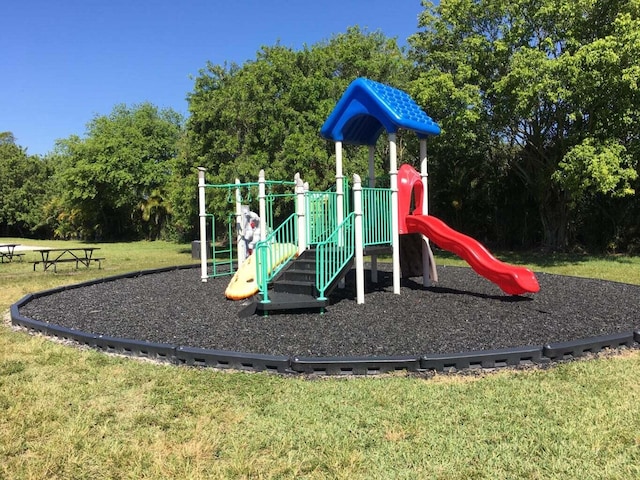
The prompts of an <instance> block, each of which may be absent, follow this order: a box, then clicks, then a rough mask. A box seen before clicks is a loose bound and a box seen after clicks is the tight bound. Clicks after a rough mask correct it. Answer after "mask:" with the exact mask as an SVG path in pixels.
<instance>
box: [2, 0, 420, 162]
mask: <svg viewBox="0 0 640 480" xmlns="http://www.w3.org/2000/svg"><path fill="white" fill-rule="evenodd" d="M422 9H423V8H422V6H421V4H420V0H396V1H390V0H229V1H221V0H101V1H99V0H58V1H55V0H21V1H10V2H7V3H6V4H4V5H3V6H2V15H1V18H0V45H2V49H3V52H2V54H1V55H0V65H1V66H2V67H1V68H0V132H4V131H10V132H13V134H14V136H15V137H16V141H17V143H18V145H20V146H22V147H26V148H27V152H28V153H30V154H40V155H43V154H46V153H47V152H49V151H51V150H52V149H53V147H54V142H55V140H56V139H59V138H67V137H69V136H70V135H79V136H84V134H85V131H86V124H87V123H88V122H89V121H90V120H91V119H92V118H93V117H94V116H95V115H107V114H109V113H111V111H112V109H113V107H114V106H115V105H117V104H119V103H125V104H127V105H129V106H132V105H135V104H139V103H142V102H145V101H149V102H151V103H153V104H154V105H157V106H158V107H161V108H173V109H174V110H176V111H178V112H180V113H183V114H185V115H186V114H187V113H188V110H187V102H186V100H185V97H186V95H187V93H189V92H191V91H192V90H193V77H195V76H197V75H198V73H199V71H200V70H201V69H202V68H204V67H205V66H206V63H207V61H211V62H212V63H214V64H223V63H224V62H225V61H226V62H236V63H238V64H242V63H244V62H246V61H247V60H252V59H254V58H255V56H256V52H257V51H258V50H259V49H260V47H261V46H263V45H268V46H271V45H275V44H276V42H278V41H279V42H280V44H282V45H284V46H287V47H292V48H295V49H299V48H301V47H302V46H303V45H304V44H307V45H309V46H311V45H313V44H315V43H317V42H320V41H322V40H328V39H329V38H331V36H332V35H334V34H337V33H342V32H345V31H346V29H347V27H349V26H353V25H359V26H360V27H361V28H363V29H364V28H366V29H367V30H369V31H376V30H380V31H382V32H383V33H384V34H385V35H386V36H388V37H397V38H398V40H399V42H400V43H401V44H403V45H404V44H406V39H407V37H408V36H409V35H411V34H413V33H415V32H417V30H418V27H417V23H418V21H417V17H418V14H419V13H420V12H421V11H422Z"/></svg>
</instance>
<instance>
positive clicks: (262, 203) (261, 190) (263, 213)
mask: <svg viewBox="0 0 640 480" xmlns="http://www.w3.org/2000/svg"><path fill="white" fill-rule="evenodd" d="M266 197H267V195H266V188H265V179H264V170H260V174H259V175H258V204H259V209H260V210H259V215H260V239H261V240H264V239H265V238H267V202H266Z"/></svg>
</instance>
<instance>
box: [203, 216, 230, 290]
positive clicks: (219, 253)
mask: <svg viewBox="0 0 640 480" xmlns="http://www.w3.org/2000/svg"><path fill="white" fill-rule="evenodd" d="M206 217H207V218H208V219H209V221H210V222H211V273H210V274H208V275H207V276H208V277H209V278H215V277H222V276H224V275H232V274H233V273H234V271H235V270H234V268H233V259H234V251H233V247H234V243H233V239H234V237H233V236H232V234H233V226H232V224H233V218H232V217H233V216H232V215H230V216H229V217H230V218H229V221H228V222H227V225H228V232H227V239H228V245H227V247H226V248H217V247H216V238H218V237H217V236H216V219H215V218H214V216H213V215H211V214H207V215H206ZM220 267H224V268H220Z"/></svg>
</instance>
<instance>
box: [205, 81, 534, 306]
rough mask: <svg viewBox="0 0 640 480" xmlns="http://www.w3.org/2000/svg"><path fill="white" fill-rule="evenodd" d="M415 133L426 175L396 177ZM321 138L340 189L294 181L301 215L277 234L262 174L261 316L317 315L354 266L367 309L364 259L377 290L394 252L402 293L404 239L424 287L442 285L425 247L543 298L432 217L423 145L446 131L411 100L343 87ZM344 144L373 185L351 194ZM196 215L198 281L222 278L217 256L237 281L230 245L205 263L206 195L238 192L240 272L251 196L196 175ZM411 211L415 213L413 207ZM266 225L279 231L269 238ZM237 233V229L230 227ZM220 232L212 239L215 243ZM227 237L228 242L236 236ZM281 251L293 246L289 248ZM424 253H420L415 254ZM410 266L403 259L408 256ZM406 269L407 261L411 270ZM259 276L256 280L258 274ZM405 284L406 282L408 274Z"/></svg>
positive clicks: (520, 271) (407, 170) (375, 86)
mask: <svg viewBox="0 0 640 480" xmlns="http://www.w3.org/2000/svg"><path fill="white" fill-rule="evenodd" d="M400 128H403V129H406V130H409V131H413V132H415V133H416V134H417V136H418V138H419V140H420V172H417V171H416V170H415V169H414V168H413V167H411V166H410V165H402V166H401V167H400V169H398V165H397V163H398V162H397V146H396V134H397V131H398V130H399V129H400ZM383 132H386V133H387V135H388V139H389V176H390V187H389V188H376V187H375V172H374V153H375V145H376V142H377V140H378V138H379V136H380V135H381V134H382V133H383ZM320 133H321V134H322V136H323V137H324V138H326V139H328V140H332V141H333V142H334V144H335V156H336V170H335V179H336V184H335V190H332V191H327V192H314V191H310V190H309V186H308V185H307V184H305V183H304V182H303V181H302V178H301V177H300V175H299V174H296V178H295V180H294V182H291V185H292V186H293V187H294V193H293V194H292V195H293V196H294V197H295V200H294V204H295V211H294V212H293V213H291V215H290V216H289V217H287V218H286V219H285V220H284V221H283V222H282V223H280V224H279V225H278V226H276V227H274V225H273V223H272V222H273V215H272V213H270V212H269V209H268V208H267V204H268V203H269V202H272V198H271V197H270V196H269V195H268V194H267V193H266V189H267V186H268V185H270V184H272V183H278V184H287V182H269V181H266V180H265V178H264V171H261V172H260V176H259V180H258V183H257V187H258V190H259V194H258V201H259V214H258V216H259V218H260V229H261V232H260V238H261V240H260V241H259V242H258V243H257V244H256V246H255V251H254V253H253V255H255V257H254V260H253V262H251V263H247V265H251V266H247V267H245V268H250V269H251V272H250V273H254V275H251V274H249V275H248V278H250V279H251V280H252V281H253V282H255V287H253V286H252V287H251V288H250V289H249V290H248V293H247V297H249V296H251V295H253V293H254V292H255V295H254V296H253V297H252V298H253V299H254V305H255V307H256V309H257V310H259V311H262V312H269V311H276V310H295V309H309V308H319V309H323V308H324V307H326V305H327V303H328V295H329V294H330V293H331V291H332V290H333V289H334V288H335V287H336V286H337V285H338V284H339V283H340V281H341V279H342V278H343V277H344V275H345V274H346V273H347V272H348V271H349V270H351V268H353V267H355V275H356V299H357V303H358V304H362V303H364V290H365V289H364V287H365V285H364V257H365V256H370V257H371V279H372V281H373V282H376V281H377V261H376V258H377V255H379V254H381V253H391V256H392V264H393V269H392V270H393V293H394V294H400V280H401V275H402V270H403V266H402V265H401V253H402V252H401V245H402V244H406V243H407V242H406V241H402V242H401V237H402V238H403V240H404V239H408V238H413V239H414V243H415V239H418V241H419V242H420V247H419V248H418V249H417V250H415V249H414V253H413V255H414V258H410V259H409V262H410V263H412V264H413V265H412V268H413V269H414V270H415V264H419V265H420V267H419V268H418V270H419V273H420V274H421V275H422V278H423V284H424V285H425V286H429V285H430V283H431V281H436V280H437V278H436V270H435V266H434V264H433V255H432V253H431V250H430V246H429V241H430V240H431V241H433V242H434V243H436V244H437V245H439V246H440V247H441V248H444V249H446V250H449V251H452V252H453V253H455V254H457V255H459V256H460V257H462V258H463V259H464V260H466V261H467V262H468V263H469V264H470V266H471V267H472V268H473V269H474V270H475V271H476V272H477V273H478V274H480V275H482V276H483V277H485V278H487V279H489V280H490V281H492V282H494V283H496V284H497V285H498V286H499V287H500V288H501V289H502V290H503V291H504V292H505V293H507V294H509V295H521V294H523V293H535V292H537V291H538V290H539V286H538V282H537V279H536V277H535V275H534V274H533V273H532V272H531V271H530V270H528V269H526V268H523V267H517V266H511V265H507V264H505V263H502V262H500V261H499V260H497V259H496V258H495V257H493V256H492V255H491V254H490V253H489V252H488V250H486V248H484V247H483V246H482V245H481V244H480V243H479V242H477V241H476V240H474V239H472V238H471V237H468V236H466V235H463V234H461V233H459V232H456V231H455V230H453V229H451V228H450V227H448V226H447V225H446V224H445V223H444V222H442V221H441V220H439V219H437V218H436V217H433V216H431V215H429V211H428V182H427V179H428V173H427V143H426V142H427V138H428V137H430V136H434V135H438V134H439V133H440V127H439V126H438V125H437V124H436V123H435V122H434V121H433V120H432V119H431V118H430V117H429V116H428V115H427V114H426V113H425V112H424V111H423V110H422V109H420V107H419V106H418V105H417V104H416V103H415V102H414V101H413V99H412V98H411V97H410V96H409V95H408V94H406V93H405V92H403V91H401V90H398V89H395V88H392V87H389V86H387V85H383V84H381V83H378V82H374V81H372V80H369V79H365V78H359V79H356V80H354V81H353V82H352V83H351V85H350V86H349V87H348V88H347V90H346V91H345V93H344V94H343V96H342V98H341V99H340V100H339V101H338V103H337V104H336V107H335V108H334V111H333V112H332V113H331V115H330V116H329V117H328V118H327V120H326V121H325V123H324V125H323V127H322V129H321V132H320ZM343 144H353V145H361V146H367V147H368V148H369V172H368V173H369V185H368V186H366V187H365V186H363V185H362V182H361V180H360V177H359V176H358V175H357V174H355V175H354V176H353V184H352V187H351V193H350V194H349V191H348V189H347V185H346V183H347V182H346V181H345V178H344V176H343V149H342V146H343ZM199 170H200V171H199V182H198V184H199V209H200V232H201V241H200V248H201V254H200V258H201V262H202V263H201V279H202V281H203V282H206V280H207V278H209V276H217V275H218V274H219V272H218V270H217V266H218V265H219V262H218V261H217V257H218V254H219V253H222V254H223V256H224V257H225V260H224V262H226V263H227V264H228V265H229V268H228V269H226V272H230V273H233V272H234V268H233V266H234V256H233V248H232V245H231V246H230V248H229V249H228V250H225V251H223V252H217V251H216V249H215V242H213V241H212V245H213V247H212V248H213V250H214V251H213V255H212V266H211V274H209V268H208V261H207V253H208V252H207V242H206V239H207V235H206V232H207V227H206V223H207V219H208V218H209V219H211V223H212V224H215V218H213V215H211V214H207V213H206V197H205V195H206V189H207V188H227V189H231V188H235V189H236V193H235V194H236V210H235V215H236V222H235V223H236V231H237V235H236V238H237V258H238V260H239V261H238V262H237V263H238V269H239V271H240V270H241V269H243V263H241V261H240V260H241V259H244V258H245V250H244V248H245V247H244V246H243V245H244V243H243V241H242V238H241V237H242V235H243V232H244V229H245V228H246V227H244V226H243V224H242V215H243V213H242V208H243V205H242V199H241V198H240V197H241V195H240V189H241V188H243V187H255V186H256V184H242V183H240V181H239V180H236V183H235V184H230V185H207V184H206V182H205V170H204V169H202V168H200V169H199ZM412 204H413V205H414V208H413V210H412V209H411V205H412ZM268 226H270V227H271V228H273V229H272V230H271V231H270V232H268V231H267V230H268ZM229 227H230V228H231V222H229ZM215 238H216V237H215V231H213V232H212V236H211V239H212V240H215ZM229 238H232V235H231V233H230V234H229ZM283 245H287V246H294V247H293V248H288V249H286V252H287V253H286V255H283V247H282V246H283ZM416 251H417V252H419V253H415V252H416ZM405 257H406V255H405ZM406 263H407V262H406V261H405V262H404V264H405V268H408V267H406ZM254 269H255V272H253V270H254ZM407 275H408V274H407Z"/></svg>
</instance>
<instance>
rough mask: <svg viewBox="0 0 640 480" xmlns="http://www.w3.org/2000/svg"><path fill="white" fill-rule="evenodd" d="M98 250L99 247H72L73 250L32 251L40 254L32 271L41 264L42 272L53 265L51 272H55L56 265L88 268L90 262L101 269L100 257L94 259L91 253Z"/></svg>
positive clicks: (44, 249) (47, 249)
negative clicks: (39, 258)
mask: <svg viewBox="0 0 640 480" xmlns="http://www.w3.org/2000/svg"><path fill="white" fill-rule="evenodd" d="M96 250H100V248H99V247H74V248H41V249H36V250H34V251H35V252H37V253H39V254H40V257H41V260H37V261H35V262H33V271H34V272H35V270H36V265H39V264H42V266H43V268H44V271H47V270H48V269H49V267H51V266H52V265H53V271H54V272H56V271H57V265H58V263H68V262H70V263H75V264H76V268H78V267H79V266H80V265H84V266H85V267H87V268H89V265H90V264H91V262H96V263H97V264H98V268H102V265H101V263H100V262H101V261H102V260H104V258H102V257H94V256H93V252H95V251H96Z"/></svg>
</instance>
